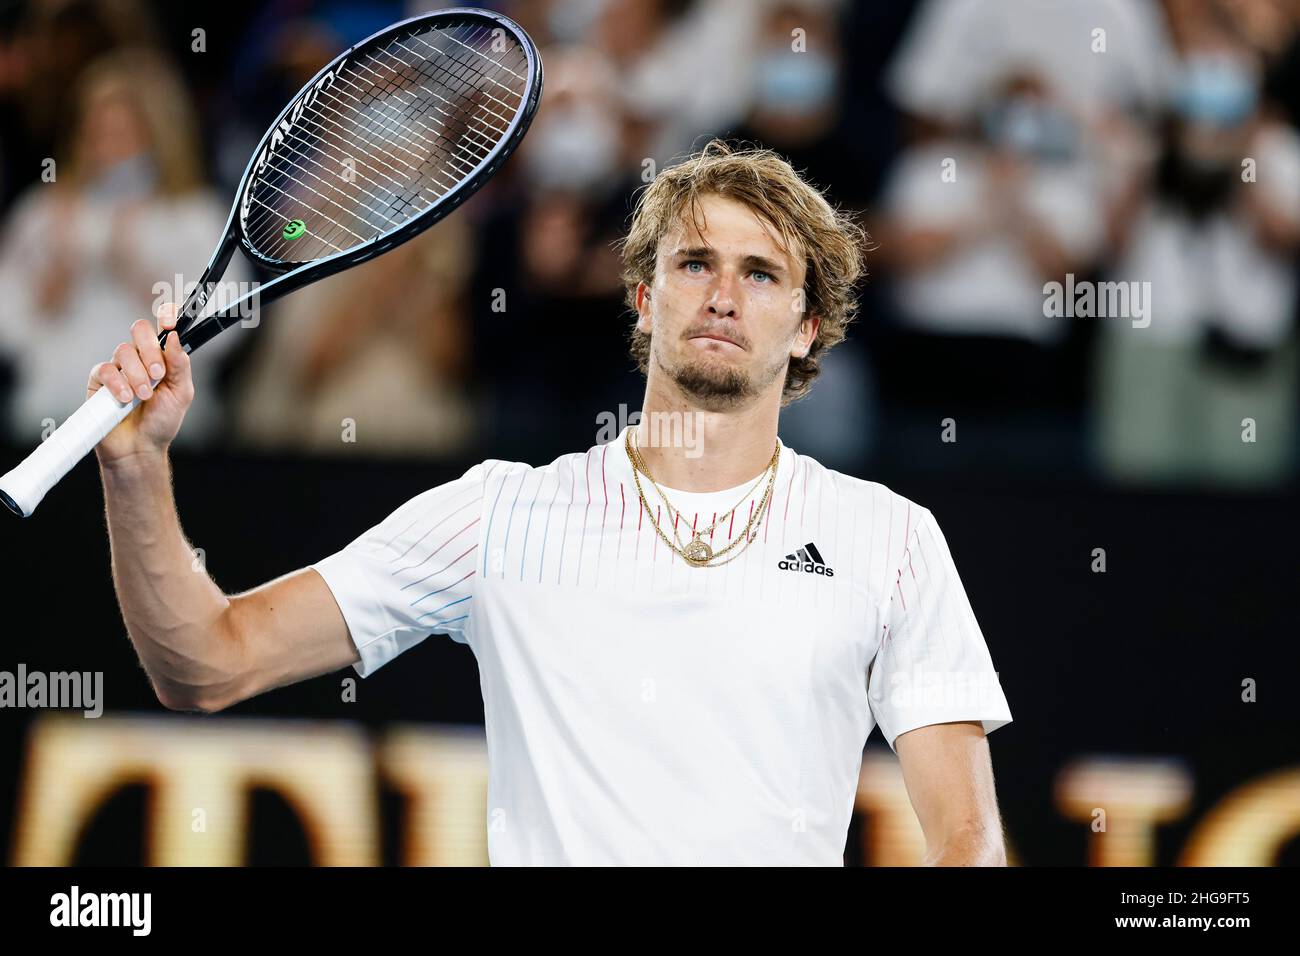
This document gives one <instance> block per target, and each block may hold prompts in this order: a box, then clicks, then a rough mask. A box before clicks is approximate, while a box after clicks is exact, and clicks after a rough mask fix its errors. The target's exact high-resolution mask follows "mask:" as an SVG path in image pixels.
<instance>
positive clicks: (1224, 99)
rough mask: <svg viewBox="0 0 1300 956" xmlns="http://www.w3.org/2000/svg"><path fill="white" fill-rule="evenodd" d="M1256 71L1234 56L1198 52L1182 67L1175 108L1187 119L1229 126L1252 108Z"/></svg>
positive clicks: (1216, 125) (1256, 93)
mask: <svg viewBox="0 0 1300 956" xmlns="http://www.w3.org/2000/svg"><path fill="white" fill-rule="evenodd" d="M1258 93H1259V90H1258V86H1257V82H1256V78H1255V74H1254V73H1252V72H1251V70H1250V69H1249V67H1248V66H1247V65H1246V64H1245V63H1244V62H1242V61H1241V60H1240V59H1239V58H1237V57H1234V56H1224V55H1210V54H1201V55H1196V56H1193V57H1191V58H1190V59H1189V60H1188V61H1187V62H1186V63H1185V64H1184V66H1183V68H1182V71H1181V73H1180V75H1179V78H1178V85H1177V88H1176V92H1175V95H1174V108H1175V109H1176V110H1177V112H1178V114H1179V115H1180V116H1182V117H1183V118H1184V119H1186V120H1190V121H1191V122H1194V123H1202V124H1205V125H1207V126H1215V127H1218V128H1220V129H1229V128H1231V127H1233V126H1236V125H1238V124H1239V123H1241V122H1242V120H1244V119H1246V118H1247V117H1248V116H1250V114H1251V113H1252V112H1254V110H1255V103H1256V99H1257V97H1258Z"/></svg>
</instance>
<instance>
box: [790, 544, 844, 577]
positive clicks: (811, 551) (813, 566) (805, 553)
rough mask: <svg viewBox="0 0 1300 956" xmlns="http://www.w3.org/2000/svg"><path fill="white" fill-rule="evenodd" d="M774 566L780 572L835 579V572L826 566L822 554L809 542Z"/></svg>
mask: <svg viewBox="0 0 1300 956" xmlns="http://www.w3.org/2000/svg"><path fill="white" fill-rule="evenodd" d="M776 566H777V567H778V568H780V569H781V570H782V571H804V572H807V573H808V574H824V575H826V577H828V578H833V577H835V572H834V571H832V570H831V569H830V568H828V567H827V566H826V561H825V559H823V558H822V553H821V552H820V551H818V550H817V545H815V544H813V543H812V542H811V541H809V542H808V543H807V544H805V545H804V546H803V547H802V548H800V549H799V550H798V551H795V552H794V553H793V554H787V555H786V556H785V560H784V561H778V562H777V563H776Z"/></svg>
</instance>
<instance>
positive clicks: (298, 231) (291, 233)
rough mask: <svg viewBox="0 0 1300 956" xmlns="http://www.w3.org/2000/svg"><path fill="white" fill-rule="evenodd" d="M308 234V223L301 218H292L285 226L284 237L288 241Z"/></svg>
mask: <svg viewBox="0 0 1300 956" xmlns="http://www.w3.org/2000/svg"><path fill="white" fill-rule="evenodd" d="M306 234H307V224H306V223H305V222H303V221H302V220H301V219H290V220H289V222H288V223H287V224H286V225H285V227H284V233H283V235H284V238H285V241H287V242H293V240H295V239H301V238H302V237H303V236H304V235H306Z"/></svg>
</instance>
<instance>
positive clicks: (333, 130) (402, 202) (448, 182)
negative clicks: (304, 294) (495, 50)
mask: <svg viewBox="0 0 1300 956" xmlns="http://www.w3.org/2000/svg"><path fill="white" fill-rule="evenodd" d="M403 46H404V44H403ZM380 52H381V53H386V55H387V56H390V59H398V57H394V56H393V55H391V53H389V52H387V51H380ZM373 60H374V61H378V57H377V56H376V57H373ZM502 65H503V64H502ZM411 66H413V64H406V62H403V64H402V68H411ZM421 68H422V69H421ZM417 69H420V75H421V77H425V78H428V77H430V75H432V74H430V73H429V72H428V69H426V65H425V64H421V65H420V68H417ZM506 70H508V66H506ZM357 73H364V74H367V75H369V77H370V78H372V79H373V81H376V82H374V83H373V87H376V88H370V90H367V88H363V87H360V86H359V85H357V83H355V82H351V81H350V79H347V77H342V79H343V83H344V86H347V87H351V88H352V90H355V91H357V94H363V95H367V96H369V100H364V99H361V100H359V98H357V95H354V94H348V92H347V90H341V92H343V94H344V95H347V96H348V99H351V100H354V101H356V103H359V104H360V105H361V107H363V108H364V107H365V105H368V104H369V101H373V100H378V99H381V98H382V95H383V94H394V92H398V91H400V90H402V88H403V85H408V83H409V82H411V81H412V77H409V74H398V75H394V77H385V75H378V74H377V73H376V70H374V69H372V68H369V66H368V65H367V64H364V62H363V64H360V69H359V70H357ZM380 83H383V86H382V87H380ZM421 86H422V85H421ZM424 90H425V91H428V92H433V94H434V95H437V92H435V91H432V90H429V87H428V86H424ZM325 99H326V100H329V101H331V103H335V104H338V105H339V108H338V109H335V108H334V107H328V105H326V107H324V108H322V113H324V116H322V117H321V118H322V122H320V124H317V125H316V130H315V131H316V133H317V134H324V135H325V137H326V140H325V142H326V143H328V142H329V140H328V138H329V137H330V135H333V137H334V138H335V139H339V140H342V142H348V143H351V144H355V133H356V130H357V129H360V130H361V131H363V133H367V134H372V135H373V134H374V133H376V131H377V130H376V129H374V125H376V124H380V126H381V130H383V131H385V134H386V135H389V137H390V138H393V137H394V134H395V137H396V139H398V140H404V142H406V143H409V144H411V146H409V147H408V146H404V144H403V143H402V142H396V144H395V150H396V151H394V150H382V153H383V156H386V157H387V159H381V160H378V161H380V165H372V164H363V165H365V166H369V168H370V172H373V173H376V176H380V177H382V178H385V179H387V181H389V182H390V183H393V186H394V187H396V189H387V190H383V191H386V193H389V194H390V195H387V196H381V195H380V194H377V193H376V191H374V190H373V189H367V186H365V182H369V183H370V185H372V186H374V187H376V189H380V187H381V186H382V183H380V181H378V179H377V178H373V177H369V176H367V174H365V170H364V169H359V170H355V172H356V173H359V176H356V177H355V178H356V179H359V182H357V183H356V185H357V190H359V193H361V194H365V195H367V196H369V198H370V199H373V200H376V202H377V203H378V204H380V206H378V207H376V206H374V204H370V203H367V202H365V200H364V199H361V198H360V196H359V195H357V196H350V198H348V200H350V203H351V202H359V203H360V206H361V207H363V208H364V209H365V211H368V212H370V213H372V215H377V216H378V219H382V220H383V221H385V222H386V224H389V225H395V224H396V222H398V221H396V220H394V219H393V216H390V215H387V213H386V212H385V211H383V208H382V207H387V208H389V209H390V211H391V209H396V211H398V212H399V213H404V212H406V208H407V207H408V206H409V204H411V202H412V199H413V198H415V196H416V195H417V194H419V190H417V189H412V187H411V186H409V185H408V183H404V182H402V179H400V178H398V177H402V176H406V177H409V174H411V173H420V172H421V169H420V166H416V165H415V164H413V163H411V161H407V160H406V159H403V156H402V155H400V153H402V152H406V153H407V155H408V156H409V157H411V159H412V160H419V161H420V163H421V164H428V161H429V156H421V155H420V152H421V151H424V150H426V148H430V150H432V148H433V147H435V146H439V143H438V142H437V140H432V139H429V138H428V137H419V138H416V137H409V135H406V134H404V133H402V129H403V125H408V124H406V121H407V120H408V118H409V117H408V116H407V114H406V113H402V112H398V113H396V114H389V113H383V112H374V113H373V114H372V116H370V117H369V118H368V120H367V121H365V122H363V124H361V126H360V127H357V125H356V117H355V116H346V114H344V113H343V112H342V109H343V108H346V107H347V104H346V103H343V100H342V99H341V98H337V96H331V95H329V94H328V92H326V94H325ZM439 99H442V100H443V101H447V103H450V101H448V100H446V98H439ZM381 105H382V107H385V108H393V105H394V104H389V103H381ZM426 108H428V104H422V103H421V104H419V105H416V109H415V112H426ZM438 109H439V111H441V112H442V113H443V114H445V116H447V117H452V114H450V113H447V112H446V111H445V109H441V107H439V108H438ZM407 112H408V113H409V112H411V111H407ZM330 114H333V116H337V117H339V120H333V116H330ZM467 117H468V121H469V124H471V125H469V129H472V124H473V122H474V121H476V120H478V118H480V117H477V116H474V114H472V113H471V112H469V111H467V109H464V108H463V109H459V111H458V116H456V117H454V118H461V120H465V118H467ZM434 118H435V117H434ZM389 121H391V124H395V125H389ZM344 122H347V125H344ZM438 125H445V124H442V122H441V121H439V124H438ZM486 125H487V126H490V127H491V129H493V130H494V131H497V133H499V127H497V126H495V125H493V124H490V122H489V124H486ZM420 126H421V127H422V129H425V130H426V131H429V129H428V126H424V125H422V124H420ZM304 129H307V127H304ZM344 134H346V138H344ZM303 135H304V134H303V133H300V134H299V135H298V137H295V138H294V142H290V143H289V150H287V152H289V153H291V156H292V157H296V159H298V160H300V161H295V160H294V159H292V157H290V156H286V157H285V159H283V160H282V164H277V163H273V164H272V165H273V166H274V169H277V170H281V172H285V173H289V174H290V176H292V173H294V172H299V170H304V172H307V173H308V174H309V176H311V178H313V179H316V182H317V183H318V185H321V186H325V185H328V181H326V179H325V178H324V177H320V176H318V174H317V173H313V172H312V170H311V169H308V168H307V166H305V165H304V163H311V164H312V165H315V166H316V168H317V169H321V170H328V169H329V166H328V165H325V164H322V163H320V161H318V160H317V159H316V157H315V156H312V155H309V153H307V152H304V148H302V144H300V143H299V142H298V140H300V139H303ZM474 135H477V137H478V138H480V139H482V138H484V134H481V133H477V131H474ZM417 139H419V140H420V142H417ZM463 139H464V138H463ZM471 142H472V140H471ZM477 146H478V150H474V148H469V150H465V151H463V152H464V153H465V155H467V156H468V160H469V163H468V165H467V164H465V163H464V161H461V163H456V161H455V160H456V155H455V153H454V152H450V151H447V150H446V148H445V147H443V148H442V150H441V152H442V155H443V157H445V159H450V160H451V163H450V164H448V165H450V166H451V169H452V170H455V172H459V173H460V174H465V173H468V172H469V170H471V169H472V166H473V165H476V164H477V163H478V161H480V160H481V159H482V156H485V155H486V152H484V151H482V144H481V143H478V144H477ZM412 147H417V148H419V151H417V148H412ZM320 152H322V155H325V156H328V157H330V160H331V161H334V163H339V164H341V161H342V160H344V159H350V157H351V156H350V155H343V152H342V151H341V148H339V147H335V151H334V152H330V150H328V148H326V150H321V151H320ZM435 152H437V151H435ZM277 159H278V153H277ZM389 160H391V161H389ZM381 166H387V168H389V169H391V170H393V172H394V173H396V174H398V177H395V176H393V174H389V173H385V172H383V169H382V168H381ZM400 166H406V169H407V170H409V172H408V173H403V170H402V169H400ZM432 172H433V173H434V177H433V178H434V179H435V181H437V179H439V178H441V185H442V186H443V189H450V187H452V186H454V185H455V182H452V179H451V177H450V176H448V174H447V173H445V172H442V170H441V169H437V168H433V170H432ZM303 185H304V186H305V187H307V191H308V193H311V194H313V195H316V196H318V198H322V199H326V200H329V202H330V206H331V207H335V208H337V209H339V212H342V211H343V206H342V204H341V203H338V202H337V200H334V199H333V198H331V196H326V195H325V194H322V193H321V191H320V190H318V189H315V187H313V186H312V185H311V183H309V182H305V183H303ZM329 185H333V183H329ZM403 191H406V193H407V195H402V193H403ZM283 193H285V190H281V194H283ZM393 193H396V194H398V195H395V196H394V195H391V194H393ZM286 198H289V196H286ZM303 198H307V196H303ZM261 206H263V208H264V209H265V212H264V219H265V217H269V216H270V215H272V213H273V212H277V211H278V206H279V204H269V206H268V204H266V203H261ZM320 212H322V213H324V219H325V220H326V221H329V222H330V224H331V225H333V226H334V230H335V233H341V234H342V233H344V232H346V233H347V234H351V235H352V237H354V238H356V237H357V235H360V234H359V233H357V229H360V228H361V226H363V225H367V226H368V228H369V226H372V225H373V224H372V222H367V219H365V216H364V215H359V216H357V217H356V221H355V222H354V225H356V226H357V229H352V228H351V226H348V225H346V224H344V222H339V221H338V220H337V219H334V216H330V215H329V212H326V211H324V209H320ZM322 238H324V239H325V241H326V245H329V246H330V247H331V248H335V250H338V248H339V247H338V246H337V245H335V243H334V242H333V239H334V238H338V237H337V235H324V237H322ZM339 241H342V239H339Z"/></svg>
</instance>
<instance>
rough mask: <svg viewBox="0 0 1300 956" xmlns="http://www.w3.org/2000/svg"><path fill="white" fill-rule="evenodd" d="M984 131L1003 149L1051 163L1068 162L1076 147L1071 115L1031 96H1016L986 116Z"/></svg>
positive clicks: (997, 106) (1075, 134) (1075, 133)
mask: <svg viewBox="0 0 1300 956" xmlns="http://www.w3.org/2000/svg"><path fill="white" fill-rule="evenodd" d="M984 131H985V134H986V135H987V136H988V138H989V140H990V141H991V142H993V143H995V144H996V145H998V146H1000V147H1002V148H1003V149H1008V150H1010V151H1012V152H1015V153H1021V154H1023V155H1026V156H1033V157H1036V158H1038V159H1045V160H1050V161H1062V160H1067V159H1069V158H1070V157H1071V156H1073V155H1074V153H1075V150H1076V148H1077V142H1076V136H1077V132H1076V130H1075V127H1074V121H1073V120H1071V119H1070V117H1069V115H1068V114H1066V113H1065V111H1064V110H1061V109H1059V108H1057V107H1055V106H1051V105H1048V104H1046V103H1043V102H1042V101H1041V100H1037V99H1034V98H1031V97H1025V96H1020V97H1013V98H1012V99H1009V100H1006V101H1004V102H1002V103H999V104H997V105H996V106H994V107H993V108H992V109H991V110H989V112H988V113H987V114H986V115H985V118H984Z"/></svg>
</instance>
